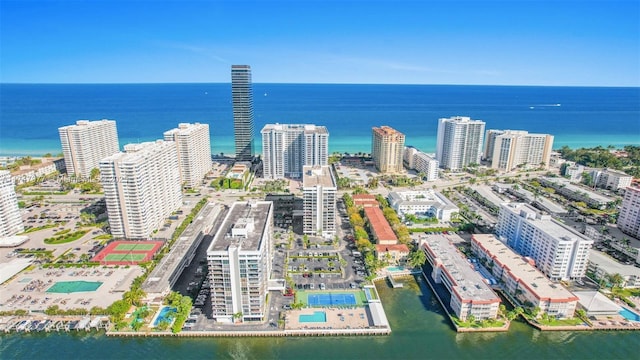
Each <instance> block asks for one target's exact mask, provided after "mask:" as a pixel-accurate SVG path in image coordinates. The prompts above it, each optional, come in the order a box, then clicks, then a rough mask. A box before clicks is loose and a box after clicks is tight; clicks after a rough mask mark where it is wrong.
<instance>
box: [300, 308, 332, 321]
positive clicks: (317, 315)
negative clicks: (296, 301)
mask: <svg viewBox="0 0 640 360" xmlns="http://www.w3.org/2000/svg"><path fill="white" fill-rule="evenodd" d="M298 321H299V322H301V323H311V322H327V313H325V312H324V311H315V312H314V313H313V314H306V315H305V314H303V315H300V316H299V318H298Z"/></svg>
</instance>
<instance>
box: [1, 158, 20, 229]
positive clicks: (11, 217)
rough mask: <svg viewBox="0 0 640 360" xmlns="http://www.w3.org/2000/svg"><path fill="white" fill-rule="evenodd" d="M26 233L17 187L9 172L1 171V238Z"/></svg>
mask: <svg viewBox="0 0 640 360" xmlns="http://www.w3.org/2000/svg"><path fill="white" fill-rule="evenodd" d="M22 231H24V225H23V223H22V214H21V213H20V208H19V207H18V197H17V196H16V190H15V185H14V183H13V180H12V178H11V172H10V171H9V170H0V238H3V237H10V236H14V235H16V234H18V233H21V232H22Z"/></svg>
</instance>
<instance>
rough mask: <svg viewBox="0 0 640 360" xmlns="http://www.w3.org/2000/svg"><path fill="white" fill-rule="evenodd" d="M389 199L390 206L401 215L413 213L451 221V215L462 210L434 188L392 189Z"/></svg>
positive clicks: (418, 215)
mask: <svg viewBox="0 0 640 360" xmlns="http://www.w3.org/2000/svg"><path fill="white" fill-rule="evenodd" d="M387 199H388V200H389V206H391V207H392V208H393V209H394V210H395V211H396V212H397V213H398V215H400V216H404V215H406V214H411V215H416V216H417V217H430V218H436V219H438V220H440V221H449V220H451V215H453V214H454V213H457V212H459V211H460V209H458V207H457V206H456V205H455V204H453V203H452V202H451V201H450V200H449V199H447V198H446V197H445V196H444V195H442V194H440V193H438V192H435V191H433V190H416V191H392V192H390V193H389V196H388V197H387Z"/></svg>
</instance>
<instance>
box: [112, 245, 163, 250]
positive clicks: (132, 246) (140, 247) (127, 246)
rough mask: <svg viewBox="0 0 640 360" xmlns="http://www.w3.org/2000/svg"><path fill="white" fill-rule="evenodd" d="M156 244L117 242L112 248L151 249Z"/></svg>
mask: <svg viewBox="0 0 640 360" xmlns="http://www.w3.org/2000/svg"><path fill="white" fill-rule="evenodd" d="M155 246H156V244H118V246H116V247H115V249H113V250H114V251H149V250H152V249H153V248H154V247H155Z"/></svg>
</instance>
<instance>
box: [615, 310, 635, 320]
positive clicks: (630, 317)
mask: <svg viewBox="0 0 640 360" xmlns="http://www.w3.org/2000/svg"><path fill="white" fill-rule="evenodd" d="M618 314H620V315H622V317H623V318H625V319H627V320H631V321H640V316H639V315H638V314H636V313H634V312H633V311H630V310H629V309H626V308H622V310H620V312H619V313H618Z"/></svg>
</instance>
